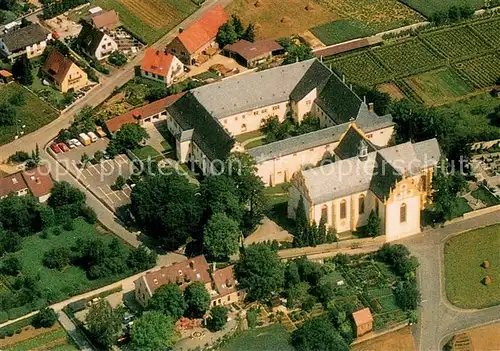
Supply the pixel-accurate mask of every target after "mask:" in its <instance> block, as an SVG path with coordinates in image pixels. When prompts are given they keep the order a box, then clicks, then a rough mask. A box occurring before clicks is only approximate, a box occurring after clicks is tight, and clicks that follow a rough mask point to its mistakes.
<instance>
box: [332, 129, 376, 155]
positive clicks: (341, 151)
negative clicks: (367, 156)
mask: <svg viewBox="0 0 500 351" xmlns="http://www.w3.org/2000/svg"><path fill="white" fill-rule="evenodd" d="M362 140H363V141H365V143H366V144H367V145H368V152H373V151H375V150H376V148H375V147H374V146H373V144H372V143H370V142H369V141H368V140H365V138H363V136H362V135H361V134H359V132H358V131H357V130H356V129H355V128H353V127H351V128H349V129H348V130H347V133H345V135H344V136H343V137H342V139H341V140H340V143H339V144H338V145H337V147H336V148H335V154H336V155H337V156H338V157H340V158H341V159H343V160H344V159H346V158H351V157H354V156H357V155H358V148H359V144H360V142H361V141H362Z"/></svg>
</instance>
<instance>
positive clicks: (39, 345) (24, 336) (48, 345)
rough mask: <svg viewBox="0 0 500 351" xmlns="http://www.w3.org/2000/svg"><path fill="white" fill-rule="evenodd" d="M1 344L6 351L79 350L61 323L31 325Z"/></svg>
mask: <svg viewBox="0 0 500 351" xmlns="http://www.w3.org/2000/svg"><path fill="white" fill-rule="evenodd" d="M0 345H2V350H5V351H33V350H44V351H49V350H52V351H76V350H78V349H77V348H76V347H75V346H73V345H72V344H71V343H70V341H69V337H68V334H67V333H66V331H65V330H64V329H63V328H62V327H61V326H60V325H59V324H55V325H54V326H53V327H52V328H47V329H44V328H42V329H34V328H33V327H31V326H30V327H28V328H27V329H25V330H23V331H22V332H21V333H20V334H15V335H14V336H12V337H7V338H5V339H4V340H2V341H1V342H0Z"/></svg>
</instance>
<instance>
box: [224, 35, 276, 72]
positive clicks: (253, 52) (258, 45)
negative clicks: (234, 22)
mask: <svg viewBox="0 0 500 351" xmlns="http://www.w3.org/2000/svg"><path fill="white" fill-rule="evenodd" d="M284 53H285V50H284V49H283V47H282V46H281V45H280V44H278V43H277V42H276V41H274V40H271V39H269V40H258V41H256V42H253V43H252V42H250V41H246V40H239V41H237V42H236V43H234V44H231V45H226V46H225V47H224V54H225V55H226V56H229V57H232V58H234V59H235V60H236V61H238V63H240V64H241V65H243V66H245V67H249V68H252V67H255V66H257V65H259V64H261V63H264V62H266V61H267V60H269V59H271V58H272V57H273V56H276V55H281V54H284Z"/></svg>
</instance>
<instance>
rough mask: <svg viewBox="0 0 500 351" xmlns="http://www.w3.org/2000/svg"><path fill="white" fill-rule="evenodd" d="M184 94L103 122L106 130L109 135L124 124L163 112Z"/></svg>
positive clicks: (171, 96)
mask: <svg viewBox="0 0 500 351" xmlns="http://www.w3.org/2000/svg"><path fill="white" fill-rule="evenodd" d="M184 94H185V92H183V93H179V94H175V95H170V96H167V97H165V98H163V99H160V100H157V101H155V102H152V103H150V104H147V105H144V106H141V107H138V108H136V109H134V110H131V111H129V112H127V113H124V114H123V115H120V116H117V117H114V118H111V119H109V120H107V121H106V122H105V123H106V127H108V130H109V131H110V132H111V133H114V132H116V131H118V130H119V129H120V128H121V127H122V126H123V125H125V124H128V123H137V121H138V120H140V119H145V118H148V117H151V116H153V115H156V114H157V113H160V112H162V111H164V110H165V109H166V108H167V107H169V106H170V105H172V104H173V103H174V102H176V101H177V100H178V99H179V98H180V97H181V96H183V95H184Z"/></svg>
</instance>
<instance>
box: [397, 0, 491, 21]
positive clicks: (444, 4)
mask: <svg viewBox="0 0 500 351" xmlns="http://www.w3.org/2000/svg"><path fill="white" fill-rule="evenodd" d="M400 1H401V2H402V3H404V4H406V5H408V6H409V7H411V8H412V9H415V11H418V12H420V13H421V14H423V15H424V16H426V17H429V16H430V15H432V14H434V13H436V12H438V11H445V10H448V9H449V8H450V7H451V6H453V5H459V4H462V5H469V6H471V7H473V8H474V9H476V10H479V9H480V8H481V7H483V6H484V0H460V1H457V0H400Z"/></svg>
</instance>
